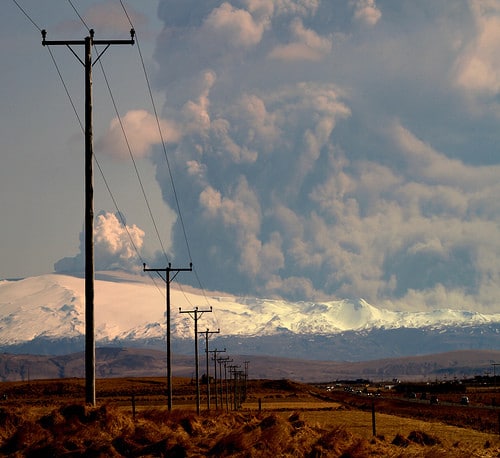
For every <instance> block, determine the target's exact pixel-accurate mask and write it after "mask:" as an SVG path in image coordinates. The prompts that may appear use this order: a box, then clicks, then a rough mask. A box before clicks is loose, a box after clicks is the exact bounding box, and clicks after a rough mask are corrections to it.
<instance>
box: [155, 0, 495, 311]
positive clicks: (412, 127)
mask: <svg viewBox="0 0 500 458" xmlns="http://www.w3.org/2000/svg"><path fill="white" fill-rule="evenodd" d="M490 3H491V7H489V8H481V7H479V6H477V5H476V4H475V3H473V2H471V3H467V2H458V3H457V2H455V1H451V0H450V1H445V2H440V3H435V2H433V1H431V0H424V1H423V2H420V3H419V5H418V7H417V6H416V5H415V3H414V2H412V1H410V0H407V1H405V0H403V1H401V2H396V3H394V2H389V1H383V0H379V1H375V0H358V1H349V2H330V1H326V0H323V1H321V0H275V1H271V0H233V1H216V0H207V1H204V2H201V3H200V2H193V1H186V0H163V1H161V2H160V5H159V15H160V18H161V19H162V20H163V22H164V30H163V33H162V35H161V37H160V38H159V40H158V43H157V50H156V54H155V58H156V61H157V63H158V72H157V75H156V76H155V84H156V88H157V89H158V90H163V91H165V93H166V100H167V102H166V104H165V106H164V112H163V118H164V119H165V120H168V122H169V123H171V125H175V126H180V127H179V131H180V132H181V133H180V134H179V136H178V138H175V144H174V146H173V147H172V148H171V149H170V157H171V166H172V170H173V176H174V179H175V184H176V187H177V194H178V196H179V199H180V203H181V211H182V212H183V215H182V216H183V221H184V224H185V229H186V231H187V235H188V240H189V244H190V251H191V253H192V255H193V262H194V263H195V265H196V268H197V271H198V272H199V274H200V278H201V279H202V281H203V283H204V286H205V287H207V288H210V289H218V290H222V291H229V292H234V293H239V294H252V295H263V296H284V297H287V298H290V299H308V300H310V299H321V298H334V297H363V298H365V299H366V300H368V301H369V302H373V303H376V304H380V305H384V306H387V307H393V308H399V309H404V308H426V307H431V308H432V307H443V306H450V307H457V308H476V309H481V308H484V309H488V308H491V307H494V306H496V304H497V299H496V298H497V297H498V293H499V287H498V285H499V284H500V282H499V280H500V268H499V267H500V266H499V262H498V259H500V257H499V256H498V255H499V254H500V237H499V235H500V234H499V227H500V225H499V223H500V216H499V215H500V212H499V210H500V208H499V206H500V204H499V203H498V198H497V196H498V191H499V187H500V185H498V184H497V181H498V180H497V177H498V176H500V175H499V173H500V164H499V160H498V157H497V156H493V155H492V154H491V148H493V147H496V146H495V145H496V144H497V142H498V140H500V138H498V137H499V134H498V129H497V126H496V124H497V123H498V115H499V114H500V111H498V109H499V104H498V100H500V99H499V98H498V91H499V90H498V88H499V87H500V84H498V83H499V82H500V73H499V72H498V71H497V66H498V63H497V62H496V60H495V58H494V53H492V52H491V49H493V48H494V47H495V46H496V47H497V48H498V46H499V45H500V35H498V34H496V33H494V32H493V31H494V30H495V28H494V25H495V24H496V23H497V22H499V21H500V3H499V2H490ZM492 119H494V120H495V122H493V121H492ZM151 157H152V160H153V161H155V164H156V166H157V179H158V181H159V183H160V185H161V187H162V190H163V196H164V198H165V200H166V201H167V202H168V203H169V205H170V206H171V207H172V208H175V201H174V196H173V195H172V191H171V184H170V180H169V173H168V170H167V168H166V164H165V163H164V157H163V155H162V154H161V153H160V152H158V151H156V152H155V151H153V153H152V156H151ZM173 246H174V250H175V262H179V263H184V262H186V260H188V255H187V250H186V243H185V240H184V233H183V230H182V227H180V226H179V219H178V220H177V223H176V225H175V227H174V244H173ZM187 277H188V276H186V281H189V279H188V278H187ZM183 281H184V278H183Z"/></svg>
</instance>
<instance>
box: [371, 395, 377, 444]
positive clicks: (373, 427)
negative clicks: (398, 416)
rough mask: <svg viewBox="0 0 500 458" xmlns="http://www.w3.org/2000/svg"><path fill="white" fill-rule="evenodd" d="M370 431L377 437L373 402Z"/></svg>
mask: <svg viewBox="0 0 500 458" xmlns="http://www.w3.org/2000/svg"><path fill="white" fill-rule="evenodd" d="M372 431H373V435H374V436H376V435H377V426H376V423H375V401H373V400H372Z"/></svg>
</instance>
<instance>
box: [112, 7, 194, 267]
mask: <svg viewBox="0 0 500 458" xmlns="http://www.w3.org/2000/svg"><path fill="white" fill-rule="evenodd" d="M120 4H121V6H122V8H123V11H124V12H125V15H126V17H127V19H128V21H129V23H130V26H131V27H133V24H132V21H131V20H130V16H129V14H128V13H127V10H126V8H125V5H124V4H123V1H122V0H120ZM136 43H137V51H138V52H139V57H140V59H141V64H142V69H143V72H144V77H145V78H146V84H147V87H148V92H149V98H150V100H151V105H152V107H153V112H154V115H155V119H156V125H157V128H158V132H159V134H160V140H161V145H162V148H163V154H164V156H165V161H166V164H167V169H168V174H169V177H170V183H171V185H172V192H173V195H174V200H175V205H176V208H177V213H178V216H179V221H180V223H181V227H182V232H183V235H184V240H185V243H186V249H187V252H188V257H189V261H190V262H193V257H192V255H191V249H190V246H189V241H188V237H187V231H186V226H185V224H184V218H183V216H182V211H181V207H180V203H179V197H178V195H177V189H176V187H175V182H174V177H173V173H172V168H171V166H170V161H169V159H168V154H167V148H166V143H165V139H164V137H163V132H162V130H161V125H160V118H159V116H158V110H157V109H156V104H155V101H154V97H153V91H152V89H151V84H150V82H149V77H148V73H147V71H146V64H145V63H144V58H143V56H142V51H141V47H140V44H139V39H138V37H137V36H136Z"/></svg>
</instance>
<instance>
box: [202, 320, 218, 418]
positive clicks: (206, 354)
mask: <svg viewBox="0 0 500 458" xmlns="http://www.w3.org/2000/svg"><path fill="white" fill-rule="evenodd" d="M219 333H220V329H217V331H210V330H209V329H208V328H207V330H206V331H203V332H200V334H205V356H206V363H207V410H210V371H209V368H208V353H209V351H208V338H209V337H210V334H219Z"/></svg>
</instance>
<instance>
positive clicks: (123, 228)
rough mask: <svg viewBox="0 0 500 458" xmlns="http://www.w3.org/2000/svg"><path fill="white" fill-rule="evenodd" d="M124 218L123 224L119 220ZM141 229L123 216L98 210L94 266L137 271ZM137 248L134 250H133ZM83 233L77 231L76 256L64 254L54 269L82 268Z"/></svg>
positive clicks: (71, 269) (57, 270)
mask: <svg viewBox="0 0 500 458" xmlns="http://www.w3.org/2000/svg"><path fill="white" fill-rule="evenodd" d="M122 221H123V224H122ZM143 240H144V231H142V229H140V228H138V227H137V226H136V225H135V224H133V225H131V226H127V224H126V222H125V221H124V219H123V217H121V218H120V217H119V216H117V215H115V214H113V213H108V212H100V213H99V214H98V215H97V217H96V221H95V225H94V267H95V270H125V271H138V270H139V269H140V262H139V259H138V256H137V251H138V252H139V253H140V250H141V248H142V245H143ZM136 250H137V251H136ZM84 262H85V236H84V233H83V232H82V233H80V252H79V253H78V254H77V255H76V256H75V257H69V258H63V259H61V260H59V261H57V262H56V263H55V265H54V270H55V271H56V272H59V273H61V272H72V273H75V272H83V271H84V269H85V264H84Z"/></svg>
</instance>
